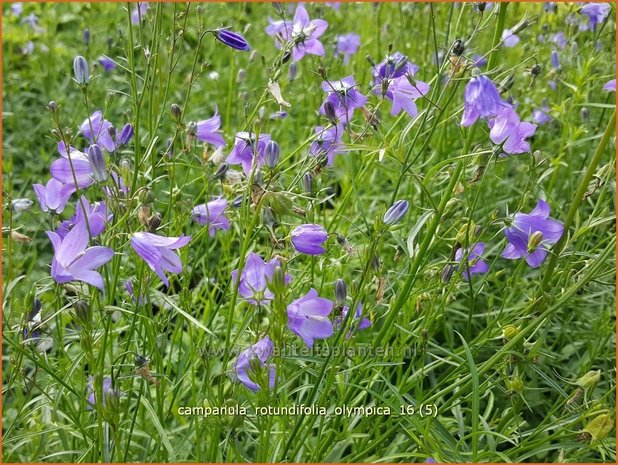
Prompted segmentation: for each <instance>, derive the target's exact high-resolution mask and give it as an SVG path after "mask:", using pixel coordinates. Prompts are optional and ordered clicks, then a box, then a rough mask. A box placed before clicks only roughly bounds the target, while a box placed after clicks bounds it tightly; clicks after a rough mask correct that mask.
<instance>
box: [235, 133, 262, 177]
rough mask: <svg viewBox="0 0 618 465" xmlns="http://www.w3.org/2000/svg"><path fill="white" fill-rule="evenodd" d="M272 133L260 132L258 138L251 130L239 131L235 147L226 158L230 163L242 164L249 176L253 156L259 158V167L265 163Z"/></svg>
mask: <svg viewBox="0 0 618 465" xmlns="http://www.w3.org/2000/svg"><path fill="white" fill-rule="evenodd" d="M270 140H271V139H270V134H260V137H259V138H258V140H257V141H256V140H255V135H254V134H253V133H250V132H239V133H237V134H236V137H235V139H234V148H233V149H232V151H231V152H230V154H229V155H228V157H227V159H226V160H225V161H226V162H227V163H229V164H230V165H242V169H243V171H244V172H245V174H246V175H247V176H249V175H250V174H251V170H252V169H253V158H254V157H256V158H257V167H258V168H259V167H260V166H262V165H263V164H264V149H265V148H266V144H268V142H269V141H270Z"/></svg>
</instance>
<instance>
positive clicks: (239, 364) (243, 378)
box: [234, 336, 276, 392]
mask: <svg viewBox="0 0 618 465" xmlns="http://www.w3.org/2000/svg"><path fill="white" fill-rule="evenodd" d="M273 349H274V344H273V341H271V339H270V337H268V336H266V337H265V338H263V339H260V340H259V341H258V342H256V343H255V344H253V345H252V346H251V347H249V348H248V349H245V350H243V351H242V352H241V353H240V354H239V355H238V358H237V359H236V364H235V366H234V371H235V374H236V378H237V379H238V381H240V382H241V383H242V384H244V385H245V386H247V387H248V388H249V389H251V390H252V391H253V392H257V391H259V390H260V385H259V384H258V383H256V378H258V380H259V375H258V374H256V373H255V372H254V368H256V367H257V366H258V365H257V364H256V362H255V361H257V362H258V363H259V367H260V368H262V369H264V368H265V369H266V370H267V373H266V374H267V376H268V388H269V389H273V388H274V387H275V380H276V369H275V366H274V365H272V364H269V365H266V362H267V361H268V359H269V358H270V356H271V354H272V353H273ZM252 361H254V362H253V363H252ZM256 375H257V376H256Z"/></svg>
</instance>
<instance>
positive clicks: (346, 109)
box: [320, 76, 367, 123]
mask: <svg viewBox="0 0 618 465" xmlns="http://www.w3.org/2000/svg"><path fill="white" fill-rule="evenodd" d="M322 90H324V92H326V93H328V96H327V97H326V100H325V101H324V103H322V106H321V107H320V113H321V114H322V115H325V114H326V110H325V105H326V102H330V103H331V104H332V105H333V108H334V109H335V116H336V117H337V118H338V119H340V120H342V122H343V123H347V122H349V121H350V120H351V119H352V115H353V114H354V109H356V108H362V107H363V106H365V104H366V103H367V97H365V96H364V95H363V94H361V93H360V92H359V91H358V90H356V82H355V81H354V77H352V76H347V77H344V78H343V79H341V80H339V81H324V82H322Z"/></svg>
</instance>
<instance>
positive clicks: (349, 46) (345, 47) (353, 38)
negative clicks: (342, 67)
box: [335, 33, 360, 65]
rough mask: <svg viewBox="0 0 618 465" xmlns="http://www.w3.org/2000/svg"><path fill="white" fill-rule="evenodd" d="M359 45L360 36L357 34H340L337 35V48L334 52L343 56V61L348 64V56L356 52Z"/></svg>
mask: <svg viewBox="0 0 618 465" xmlns="http://www.w3.org/2000/svg"><path fill="white" fill-rule="evenodd" d="M359 47H360V36H359V35H358V34H354V33H350V34H342V35H340V36H337V48H336V50H335V53H336V54H337V55H342V56H343V63H344V64H346V65H347V64H348V63H349V62H350V57H351V56H352V55H354V54H355V53H356V52H358V49H359Z"/></svg>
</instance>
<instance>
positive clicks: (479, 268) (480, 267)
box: [455, 242, 489, 281]
mask: <svg viewBox="0 0 618 465" xmlns="http://www.w3.org/2000/svg"><path fill="white" fill-rule="evenodd" d="M484 251H485V244H484V243H483V242H479V243H477V244H475V245H474V247H473V248H472V250H467V249H463V248H461V247H460V248H459V249H457V252H455V261H456V262H458V263H459V262H461V260H462V259H463V258H464V256H465V255H467V256H468V259H467V266H465V265H462V268H463V278H464V279H465V280H466V281H469V280H470V277H471V276H472V275H474V274H482V273H487V272H488V271H489V266H488V265H487V263H486V262H485V261H484V260H483V259H482V258H481V255H483V252H484Z"/></svg>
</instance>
